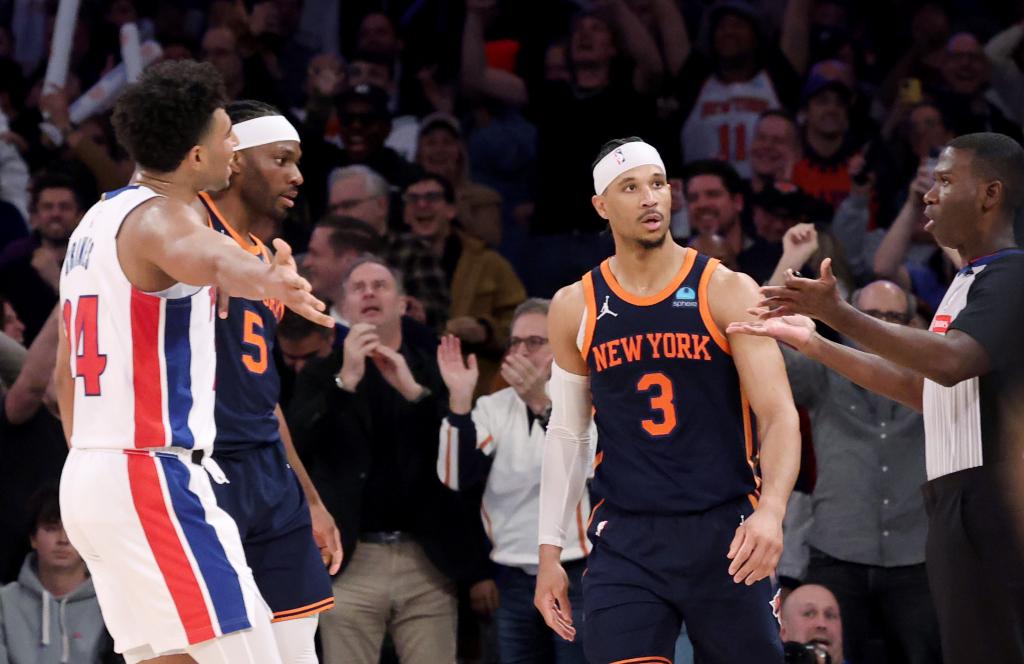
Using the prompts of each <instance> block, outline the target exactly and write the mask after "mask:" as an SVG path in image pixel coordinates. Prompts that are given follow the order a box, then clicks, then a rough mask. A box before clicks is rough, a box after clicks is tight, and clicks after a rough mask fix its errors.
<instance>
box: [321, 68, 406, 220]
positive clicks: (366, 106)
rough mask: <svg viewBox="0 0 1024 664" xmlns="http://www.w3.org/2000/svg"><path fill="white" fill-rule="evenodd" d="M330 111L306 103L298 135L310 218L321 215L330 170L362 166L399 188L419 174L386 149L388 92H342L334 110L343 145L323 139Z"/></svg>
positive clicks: (361, 88) (359, 88)
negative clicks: (306, 183) (303, 119)
mask: <svg viewBox="0 0 1024 664" xmlns="http://www.w3.org/2000/svg"><path fill="white" fill-rule="evenodd" d="M329 111H330V103H329V100H311V103H310V105H309V109H308V115H307V118H306V122H305V125H304V130H303V132H302V144H303V146H304V148H305V149H304V150H303V158H302V163H303V169H304V170H305V171H306V172H307V173H308V174H309V177H308V180H309V183H308V185H307V193H308V199H309V202H310V207H311V212H312V216H313V217H314V218H319V217H320V216H321V215H322V214H323V212H324V207H323V206H324V203H325V202H326V201H327V185H328V174H329V173H330V172H331V171H332V170H333V169H335V168H338V167H342V168H343V167H345V166H352V165H361V166H367V167H369V168H372V169H373V170H374V171H376V172H377V173H380V174H381V175H382V176H383V177H384V179H385V180H387V181H388V183H389V184H390V185H391V186H393V187H397V188H398V189H399V190H401V189H403V188H405V187H406V186H408V185H409V183H410V182H412V180H413V179H415V178H416V177H417V176H418V175H419V174H420V173H422V170H421V169H420V167H419V166H417V165H415V164H412V163H410V162H408V161H406V160H405V158H403V157H402V156H401V155H400V154H398V153H397V152H395V151H394V150H392V149H391V148H389V147H388V146H387V145H386V142H387V139H388V136H389V135H390V134H391V127H392V123H391V111H390V110H388V95H387V92H385V91H384V90H382V89H380V88H378V87H376V86H373V85H367V84H362V85H356V86H353V87H350V88H349V89H348V90H347V91H345V92H343V93H342V94H341V96H340V97H339V98H338V101H337V111H338V121H339V122H340V134H341V141H342V147H339V146H337V145H335V144H333V143H330V142H327V141H325V140H324V127H325V125H326V122H327V118H328V115H329Z"/></svg>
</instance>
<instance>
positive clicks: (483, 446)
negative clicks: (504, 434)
mask: <svg viewBox="0 0 1024 664" xmlns="http://www.w3.org/2000/svg"><path fill="white" fill-rule="evenodd" d="M492 440H494V436H487V437H486V438H484V442H482V443H480V444H479V445H477V446H476V449H478V450H482V449H484V448H485V447H487V445H488V443H490V442H491V441H492Z"/></svg>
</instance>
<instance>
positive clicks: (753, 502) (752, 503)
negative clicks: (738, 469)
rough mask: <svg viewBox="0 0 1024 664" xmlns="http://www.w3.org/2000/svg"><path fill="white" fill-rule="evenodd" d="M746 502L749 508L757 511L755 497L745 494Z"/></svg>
mask: <svg viewBox="0 0 1024 664" xmlns="http://www.w3.org/2000/svg"><path fill="white" fill-rule="evenodd" d="M747 500H749V501H750V506H751V507H753V508H754V509H755V510H756V509H757V496H755V495H754V494H752V493H748V494H747Z"/></svg>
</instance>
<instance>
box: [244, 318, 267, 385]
mask: <svg viewBox="0 0 1024 664" xmlns="http://www.w3.org/2000/svg"><path fill="white" fill-rule="evenodd" d="M262 332H263V319H262V318H260V315H259V314H258V313H256V312H255V311H246V312H245V319H244V321H243V323H242V341H244V342H245V343H247V344H252V345H253V346H256V356H255V357H254V356H253V355H250V354H248V353H242V364H244V365H245V368H246V369H248V370H249V371H251V372H253V373H254V374H261V373H263V372H264V371H266V370H267V342H266V340H265V339H264V338H263V334H262Z"/></svg>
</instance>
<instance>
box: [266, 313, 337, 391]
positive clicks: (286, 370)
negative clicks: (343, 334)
mask: <svg viewBox="0 0 1024 664" xmlns="http://www.w3.org/2000/svg"><path fill="white" fill-rule="evenodd" d="M342 330H343V331H344V328H342ZM336 338H337V327H335V328H334V329H328V328H325V327H324V326H322V325H317V324H316V323H311V322H310V321H309V320H308V319H306V318H303V317H302V316H299V315H298V314H296V313H294V312H293V311H291V310H290V309H289V310H286V311H285V312H284V318H282V319H281V322H280V323H278V325H277V344H276V345H275V346H274V360H275V362H277V364H278V367H277V373H278V375H279V376H280V377H281V394H280V397H279V398H278V401H279V402H280V404H281V409H282V410H286V409H287V408H288V404H289V402H290V401H291V396H292V392H293V391H294V389H295V378H296V376H297V375H298V374H299V373H301V372H302V369H303V367H305V366H306V364H307V363H308V362H310V361H311V360H316V359H323V358H325V357H327V356H328V355H330V354H331V351H332V350H334V348H335V343H334V340H335V339H336ZM278 360H280V361H278Z"/></svg>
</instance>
